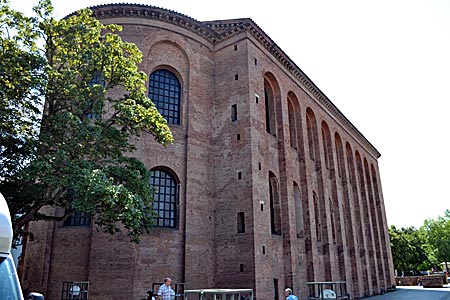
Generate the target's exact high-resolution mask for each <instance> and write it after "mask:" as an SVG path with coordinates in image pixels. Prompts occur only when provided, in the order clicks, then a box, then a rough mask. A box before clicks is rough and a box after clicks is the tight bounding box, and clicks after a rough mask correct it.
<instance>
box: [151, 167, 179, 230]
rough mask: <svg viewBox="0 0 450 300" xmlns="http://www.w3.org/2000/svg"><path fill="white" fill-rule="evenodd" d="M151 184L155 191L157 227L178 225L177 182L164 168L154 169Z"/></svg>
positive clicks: (155, 222)
mask: <svg viewBox="0 0 450 300" xmlns="http://www.w3.org/2000/svg"><path fill="white" fill-rule="evenodd" d="M150 185H151V186H152V187H153V188H154V192H153V211H154V212H155V213H156V214H155V217H154V223H153V225H154V226H155V227H169V228H175V227H176V225H177V224H176V215H177V210H176V205H177V182H176V181H175V179H174V178H173V177H172V175H170V174H169V173H168V172H166V171H164V170H158V169H156V170H152V171H151V174H150Z"/></svg>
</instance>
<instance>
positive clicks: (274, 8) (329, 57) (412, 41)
mask: <svg viewBox="0 0 450 300" xmlns="http://www.w3.org/2000/svg"><path fill="white" fill-rule="evenodd" d="M36 1H37V0H12V1H11V3H12V5H13V7H15V8H17V9H20V10H22V11H30V9H31V6H32V5H33V4H35V3H36ZM111 2H117V1H102V0H89V1H88V0H76V1H67V0H54V1H53V3H54V6H55V13H56V16H57V17H63V16H65V15H67V14H69V13H71V12H73V11H75V10H77V9H80V8H83V7H88V6H92V5H97V4H104V3H111ZM123 2H127V1H123ZM131 2H132V3H141V4H147V5H154V6H159V7H162V8H167V9H171V10H175V11H177V12H180V13H183V14H185V15H188V16H190V17H193V18H195V19H197V20H200V21H207V20H218V19H236V18H247V17H249V18H252V19H253V20H254V21H255V22H256V23H257V24H258V25H259V26H260V27H261V28H262V29H263V30H264V31H265V32H266V33H267V34H268V35H269V36H270V37H271V38H272V39H273V40H274V41H275V42H276V43H277V44H278V46H280V47H281V48H282V49H283V50H284V52H285V53H286V54H287V55H288V56H289V57H290V58H291V59H292V60H293V61H294V62H295V63H296V64H297V65H298V66H299V67H300V68H301V69H302V70H303V71H304V72H305V73H306V74H307V75H308V77H310V78H311V79H312V80H313V81H314V83H315V84H316V85H317V86H318V87H319V88H320V89H321V90H322V91H323V92H324V93H325V94H326V95H327V96H328V98H329V99H331V101H332V102H333V103H334V104H335V105H336V106H337V107H338V108H339V109H340V110H341V112H342V113H344V115H345V116H346V117H347V118H348V119H349V120H350V121H351V122H352V123H353V124H354V125H355V126H356V127H357V128H358V129H359V130H360V131H361V132H362V134H363V135H364V136H365V137H366V138H367V139H368V140H369V141H370V142H371V143H372V144H373V145H374V146H375V147H376V148H377V149H378V151H379V152H380V153H381V157H380V158H379V166H380V173H381V181H382V188H383V194H384V201H385V207H386V212H387V217H388V224H389V225H391V224H393V225H395V226H397V227H407V226H415V227H419V226H421V225H422V224H423V221H424V220H425V219H426V218H436V217H437V216H439V215H443V213H444V211H445V209H449V208H450V205H449V203H450V201H449V199H448V198H449V191H448V187H449V186H450V176H449V170H450V155H449V154H450V142H449V137H450V134H449V132H448V129H449V128H450V126H449V124H448V122H449V120H450V118H449V109H450V1H447V0H423V1H420V0H353V1H350V0H340V1H335V0H315V1H310V0H285V1H278V2H276V4H277V5H274V2H264V1H254V0H247V1H242V0H241V1H237V0H227V1H202V0H189V1H187V0H155V1H139V0H135V1H131Z"/></svg>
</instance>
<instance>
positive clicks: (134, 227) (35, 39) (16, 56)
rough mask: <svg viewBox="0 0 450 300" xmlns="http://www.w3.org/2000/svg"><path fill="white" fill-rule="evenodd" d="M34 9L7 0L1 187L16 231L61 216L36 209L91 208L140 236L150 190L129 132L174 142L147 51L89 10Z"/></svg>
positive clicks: (0, 15) (1, 19)
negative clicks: (144, 63)
mask: <svg viewBox="0 0 450 300" xmlns="http://www.w3.org/2000/svg"><path fill="white" fill-rule="evenodd" d="M34 12H35V14H36V16H34V17H26V16H24V15H23V14H21V13H19V12H16V11H12V10H11V9H10V8H9V6H8V3H6V4H1V12H0V26H1V29H2V31H1V37H0V38H1V41H0V42H1V49H0V55H1V59H2V64H1V66H0V72H1V73H0V93H2V94H1V96H2V98H3V99H6V101H2V103H1V106H0V112H1V118H2V119H1V121H2V122H1V125H0V126H1V134H0V138H1V139H2V140H1V145H2V146H1V149H0V151H1V153H0V154H1V157H2V158H1V160H0V163H2V165H3V168H2V169H1V170H0V190H1V191H2V193H3V194H4V196H5V198H6V199H7V201H8V204H9V205H10V209H11V213H12V215H13V216H14V224H13V227H14V233H15V235H16V236H17V235H20V234H21V233H22V230H23V228H24V225H25V224H27V223H28V222H29V221H34V220H45V219H55V217H54V216H48V215H44V214H42V213H41V212H39V210H40V209H41V208H42V207H44V206H50V207H64V208H66V211H67V212H71V211H74V210H81V211H86V212H89V213H91V214H92V215H94V216H95V217H94V221H95V223H96V224H97V225H98V226H99V227H100V228H102V229H104V230H105V231H107V232H109V233H114V232H117V231H120V229H121V228H122V227H124V228H126V229H127V231H128V234H129V235H130V237H131V238H132V240H133V241H138V240H139V236H140V235H141V234H142V233H145V232H148V231H149V229H150V227H151V223H152V217H151V191H150V188H149V180H148V179H149V172H148V170H146V168H145V167H144V166H143V164H142V163H141V162H139V161H138V160H137V159H135V158H133V157H130V156H129V155H130V154H131V153H132V152H133V151H134V150H135V146H134V145H133V143H132V140H136V139H138V138H139V137H142V136H148V135H152V136H153V137H154V138H155V139H156V141H158V142H159V143H161V144H163V145H167V144H169V143H171V142H172V141H173V138H172V134H171V132H170V129H169V127H168V126H167V123H166V121H165V119H164V118H163V117H162V116H161V115H160V114H159V113H158V111H157V109H156V107H155V106H154V104H153V103H152V101H151V100H150V99H148V97H147V96H146V88H145V82H146V74H145V73H143V72H140V71H138V64H139V63H140V62H141V60H142V54H141V52H140V51H139V49H138V48H137V47H136V45H134V44H132V43H127V42H124V41H122V40H121V38H120V36H119V35H117V32H119V31H120V30H121V28H120V26H117V25H103V24H101V23H100V22H99V21H98V20H97V19H95V18H93V17H92V16H91V11H90V10H87V9H85V10H81V11H79V12H77V14H75V15H72V16H70V17H67V18H64V19H62V20H56V19H54V18H53V17H52V12H53V8H52V6H51V1H49V0H41V1H40V2H39V4H38V5H37V6H36V7H34ZM43 103H45V108H44V112H43V114H41V111H42V106H43ZM39 118H42V119H41V120H40V119H39ZM61 218H67V215H65V216H64V217H61Z"/></svg>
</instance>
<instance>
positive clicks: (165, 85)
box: [148, 70, 181, 124]
mask: <svg viewBox="0 0 450 300" xmlns="http://www.w3.org/2000/svg"><path fill="white" fill-rule="evenodd" d="M180 96H181V85H180V82H179V81H178V79H177V77H176V76H175V75H174V74H173V73H172V72H170V71H167V70H157V71H155V72H153V73H152V74H151V75H150V80H149V91H148V97H149V98H150V99H151V100H152V101H153V103H155V105H156V108H157V109H158V111H159V113H160V114H161V115H162V116H163V117H164V118H165V119H166V120H167V122H168V123H169V124H180V98H181V97H180Z"/></svg>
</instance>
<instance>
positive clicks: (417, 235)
mask: <svg viewBox="0 0 450 300" xmlns="http://www.w3.org/2000/svg"><path fill="white" fill-rule="evenodd" d="M389 237H390V240H391V248H392V259H393V262H394V266H395V269H396V270H397V271H404V272H409V271H421V270H424V269H425V270H426V269H428V268H429V267H430V265H431V262H430V261H429V259H428V257H427V254H426V251H425V243H426V241H425V239H424V235H423V234H422V233H421V231H420V230H417V229H416V228H414V227H408V228H401V229H397V228H396V227H395V226H394V225H391V227H390V228H389Z"/></svg>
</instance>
